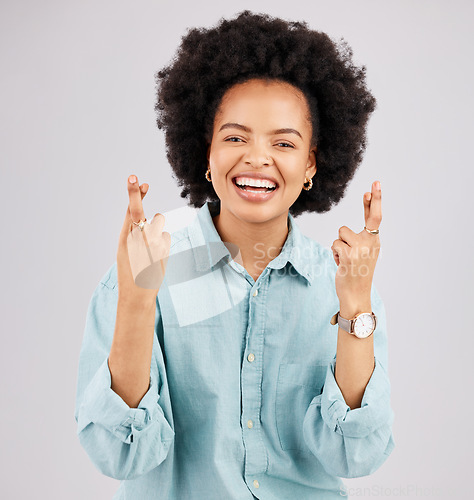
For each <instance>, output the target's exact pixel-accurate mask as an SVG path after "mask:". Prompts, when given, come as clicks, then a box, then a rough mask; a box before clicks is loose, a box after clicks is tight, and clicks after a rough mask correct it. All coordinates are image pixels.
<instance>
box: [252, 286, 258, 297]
mask: <svg viewBox="0 0 474 500" xmlns="http://www.w3.org/2000/svg"><path fill="white" fill-rule="evenodd" d="M257 295H258V288H257V289H256V290H255V292H253V296H254V297H256V296H257Z"/></svg>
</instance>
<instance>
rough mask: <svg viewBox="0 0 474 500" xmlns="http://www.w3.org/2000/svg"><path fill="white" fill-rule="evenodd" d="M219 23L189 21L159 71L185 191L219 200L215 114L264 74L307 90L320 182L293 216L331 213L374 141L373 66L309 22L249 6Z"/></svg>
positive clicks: (199, 201) (171, 146)
mask: <svg viewBox="0 0 474 500" xmlns="http://www.w3.org/2000/svg"><path fill="white" fill-rule="evenodd" d="M219 21H220V22H219V23H218V24H217V25H216V26H215V27H212V28H209V29H206V28H192V29H191V28H189V29H188V32H187V33H186V35H185V36H183V37H182V39H181V45H180V46H179V48H178V50H177V52H176V54H175V57H174V58H173V59H172V61H171V63H170V64H169V65H168V66H166V67H164V68H162V69H161V70H159V71H158V72H157V73H156V74H155V80H156V103H155V111H156V114H157V121H156V122H157V125H158V128H159V129H163V130H164V134H165V144H166V156H167V159H168V161H169V163H170V165H171V168H172V170H173V172H174V175H173V177H174V178H175V179H176V180H177V183H178V185H179V186H181V187H182V188H183V189H182V191H181V197H182V198H188V197H189V201H188V205H190V206H191V205H192V206H193V207H194V208H200V207H201V206H202V205H203V204H204V203H205V202H206V200H209V201H217V200H218V197H217V195H216V192H215V191H214V189H213V186H212V183H210V182H208V181H207V180H206V178H205V173H206V171H207V165H208V161H207V149H208V146H209V144H210V143H211V140H212V136H213V127H214V118H215V116H216V112H217V111H218V109H219V105H220V103H221V100H222V97H223V96H224V94H225V92H226V91H227V90H228V89H230V88H231V87H232V86H233V85H235V84H237V83H242V82H244V81H246V80H250V79H253V78H259V79H264V80H267V81H268V80H279V81H285V82H288V83H290V84H292V85H293V86H295V87H297V88H298V89H299V90H300V91H302V93H303V94H304V95H305V97H306V100H307V102H308V107H309V110H310V114H311V122H312V131H313V132H312V141H311V146H312V147H315V146H317V151H316V167H317V172H316V174H315V175H314V177H313V187H312V189H310V190H308V191H307V190H303V189H302V191H301V193H300V195H299V197H298V198H297V199H296V201H295V202H294V203H293V205H292V206H291V207H290V209H289V211H290V213H291V215H292V216H294V217H296V216H298V215H300V214H302V213H304V212H318V213H323V212H326V211H328V210H329V209H330V208H331V206H332V205H334V204H337V203H338V202H339V200H340V199H341V198H342V197H343V195H344V192H345V189H346V186H347V185H348V183H349V181H350V180H351V179H352V177H353V176H354V173H355V171H356V169H357V167H358V166H359V164H360V163H361V161H362V158H363V154H364V151H365V149H366V142H367V141H366V125H367V122H368V118H369V116H370V114H371V113H372V112H373V111H374V110H375V107H376V100H375V98H374V97H373V96H372V94H371V93H370V91H369V90H368V89H367V86H366V75H365V73H366V68H365V66H362V67H357V66H355V65H354V64H353V62H352V55H353V54H352V49H351V48H350V47H349V45H348V44H347V42H345V40H344V39H343V38H341V39H340V41H339V42H338V43H337V42H334V41H333V40H331V38H330V37H329V36H328V35H327V34H326V33H323V32H320V31H314V30H311V29H309V28H308V24H307V23H306V22H304V21H302V22H298V21H286V20H283V19H280V18H275V17H271V16H270V15H268V14H256V13H252V12H251V11H249V10H244V11H242V12H241V13H239V14H238V15H237V16H236V17H235V18H234V19H230V20H226V19H223V18H221V19H220V20H219Z"/></svg>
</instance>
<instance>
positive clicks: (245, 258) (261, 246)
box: [212, 204, 288, 279]
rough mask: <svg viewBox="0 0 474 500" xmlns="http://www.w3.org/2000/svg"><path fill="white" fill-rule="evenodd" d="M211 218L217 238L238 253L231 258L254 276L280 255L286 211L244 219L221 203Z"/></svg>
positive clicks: (286, 217)
mask: <svg viewBox="0 0 474 500" xmlns="http://www.w3.org/2000/svg"><path fill="white" fill-rule="evenodd" d="M212 220H213V222H214V226H215V227H216V230H217V232H218V233H219V236H220V237H221V240H222V241H223V242H229V243H233V244H235V245H237V247H238V249H239V251H240V252H239V254H238V255H237V257H236V258H235V261H236V262H238V263H239V264H240V265H242V266H243V267H244V268H245V269H246V270H247V271H248V273H249V274H250V275H251V276H252V277H254V279H256V278H257V277H258V276H260V274H261V273H262V271H263V270H264V269H265V267H266V266H267V264H268V263H269V262H270V261H272V260H273V259H274V258H275V257H277V256H278V255H279V254H280V252H281V249H282V247H283V245H284V244H285V241H286V238H287V236H288V225H287V221H288V212H285V213H283V214H281V215H279V216H277V217H275V218H273V219H271V220H267V221H264V222H248V221H246V220H242V219H240V218H238V217H236V216H235V214H233V213H232V212H230V211H228V210H226V209H225V207H223V206H222V204H221V211H220V213H219V214H217V215H216V216H214V217H213V218H212Z"/></svg>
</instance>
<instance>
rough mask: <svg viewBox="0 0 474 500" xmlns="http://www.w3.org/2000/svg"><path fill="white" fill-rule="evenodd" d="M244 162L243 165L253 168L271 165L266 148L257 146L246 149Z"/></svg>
mask: <svg viewBox="0 0 474 500" xmlns="http://www.w3.org/2000/svg"><path fill="white" fill-rule="evenodd" d="M244 160H245V163H248V164H250V165H252V166H254V167H260V166H261V165H270V164H271V163H272V159H271V155H270V154H269V153H268V151H267V150H266V148H265V147H263V146H259V145H257V144H255V145H253V146H251V147H250V148H248V149H247V152H246V154H245V156H244Z"/></svg>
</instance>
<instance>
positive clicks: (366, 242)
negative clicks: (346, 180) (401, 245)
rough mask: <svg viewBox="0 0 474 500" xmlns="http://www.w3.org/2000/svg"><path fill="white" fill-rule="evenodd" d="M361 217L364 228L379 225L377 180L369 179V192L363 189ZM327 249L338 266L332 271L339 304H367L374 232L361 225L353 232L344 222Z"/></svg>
mask: <svg viewBox="0 0 474 500" xmlns="http://www.w3.org/2000/svg"><path fill="white" fill-rule="evenodd" d="M363 200H364V201H363V203H364V218H365V227H366V228H367V229H379V226H380V222H381V221H382V192H381V189H380V183H379V182H377V181H376V182H373V183H372V192H371V193H368V192H367V193H364V198H363ZM331 250H332V252H333V255H334V260H335V262H336V264H337V266H338V269H337V271H336V293H337V296H338V297H339V302H340V304H341V309H342V306H343V305H344V307H347V308H348V309H350V308H351V307H357V305H359V304H360V305H362V304H370V292H371V289H372V278H373V276H374V271H375V264H376V262H377V258H378V255H379V252H380V238H379V235H378V234H371V233H369V232H367V231H366V230H365V229H362V231H361V232H360V233H358V234H357V233H355V232H354V231H352V230H351V229H349V228H348V227H347V226H342V227H340V228H339V239H337V240H335V241H334V242H333V244H332V247H331Z"/></svg>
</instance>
